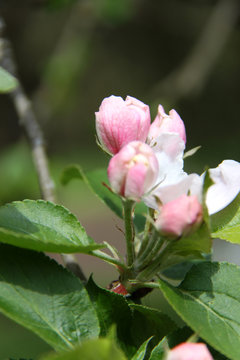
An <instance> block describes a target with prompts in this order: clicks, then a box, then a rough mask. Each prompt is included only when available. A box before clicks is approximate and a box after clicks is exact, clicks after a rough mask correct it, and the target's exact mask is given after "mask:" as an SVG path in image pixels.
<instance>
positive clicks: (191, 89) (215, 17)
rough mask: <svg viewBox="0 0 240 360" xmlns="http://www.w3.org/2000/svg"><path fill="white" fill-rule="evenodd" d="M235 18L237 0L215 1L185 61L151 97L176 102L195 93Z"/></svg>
mask: <svg viewBox="0 0 240 360" xmlns="http://www.w3.org/2000/svg"><path fill="white" fill-rule="evenodd" d="M238 16H239V0H219V2H218V4H217V5H216V6H215V8H214V10H213V12H212V14H211V15H210V17H209V19H208V22H207V24H206V25H205V27H204V29H203V31H202V33H201V35H200V37H199V39H198V41H197V43H196V44H195V45H194V46H193V48H192V51H191V52H190V54H189V55H188V57H187V59H186V60H185V61H184V62H183V63H182V64H180V66H179V67H178V68H177V69H174V70H173V71H172V73H170V74H169V75H167V76H166V77H165V78H164V79H163V80H161V81H160V83H159V84H157V85H156V86H155V88H154V89H153V94H152V95H153V97H159V94H160V95H164V96H167V97H169V98H170V99H171V101H172V102H177V101H179V100H180V99H181V98H183V97H186V96H188V95H196V94H199V93H200V92H201V91H202V89H203V88H204V86H205V84H206V81H207V78H208V75H209V73H210V72H211V71H212V69H213V68H214V65H215V63H216V62H217V59H218V57H219V56H220V54H221V52H222V51H223V49H224V46H225V44H226V43H227V41H228V39H229V37H230V35H231V33H232V30H233V29H234V26H235V24H236V23H237V20H238Z"/></svg>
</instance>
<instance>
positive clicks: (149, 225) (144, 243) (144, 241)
mask: <svg viewBox="0 0 240 360" xmlns="http://www.w3.org/2000/svg"><path fill="white" fill-rule="evenodd" d="M148 214H149V216H148V217H147V219H146V223H145V228H144V232H143V239H142V243H141V247H140V250H139V252H138V256H140V255H141V254H142V253H143V252H144V250H145V248H146V246H147V245H148V243H149V234H150V232H151V230H152V221H151V219H152V218H153V215H154V209H150V208H149V209H148Z"/></svg>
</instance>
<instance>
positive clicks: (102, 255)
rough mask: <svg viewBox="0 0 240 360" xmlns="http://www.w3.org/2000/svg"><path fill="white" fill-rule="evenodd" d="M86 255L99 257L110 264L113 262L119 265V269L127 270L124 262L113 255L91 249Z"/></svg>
mask: <svg viewBox="0 0 240 360" xmlns="http://www.w3.org/2000/svg"><path fill="white" fill-rule="evenodd" d="M88 255H92V256H95V257H98V258H99V259H102V260H104V261H106V262H108V263H110V264H114V265H117V266H119V267H120V268H121V269H124V270H127V267H126V265H125V264H124V263H122V262H121V261H120V260H118V259H115V258H113V257H111V256H110V255H108V254H105V253H104V252H103V251H101V250H93V251H91V252H89V253H88Z"/></svg>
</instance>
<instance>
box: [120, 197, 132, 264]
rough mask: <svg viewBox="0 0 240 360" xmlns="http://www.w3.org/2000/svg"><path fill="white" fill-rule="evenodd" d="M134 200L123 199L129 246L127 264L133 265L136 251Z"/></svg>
mask: <svg viewBox="0 0 240 360" xmlns="http://www.w3.org/2000/svg"><path fill="white" fill-rule="evenodd" d="M133 204H134V202H133V201H130V200H123V209H124V225H125V238H126V247H127V265H128V266H129V267H131V266H132V264H133V261H134V257H135V253H134V229H133V221H132V208H133Z"/></svg>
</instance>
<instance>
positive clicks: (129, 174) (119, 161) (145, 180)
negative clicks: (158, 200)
mask: <svg viewBox="0 0 240 360" xmlns="http://www.w3.org/2000/svg"><path fill="white" fill-rule="evenodd" d="M157 176H158V161H157V158H156V156H155V154H154V152H153V150H152V149H151V148H150V146H148V145H147V144H144V143H142V142H141V141H132V142H131V143H129V144H127V145H125V146H124V147H123V148H122V149H121V150H120V151H119V153H117V154H116V155H115V156H114V157H113V158H112V159H111V160H110V162H109V166H108V178H109V182H110V185H111V187H112V189H113V191H115V192H116V193H117V194H119V195H121V196H123V197H125V198H129V199H132V200H135V201H139V200H140V198H141V197H142V195H144V194H145V193H146V192H147V191H149V190H150V189H151V188H152V186H153V185H154V184H155V181H156V179H157Z"/></svg>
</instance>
